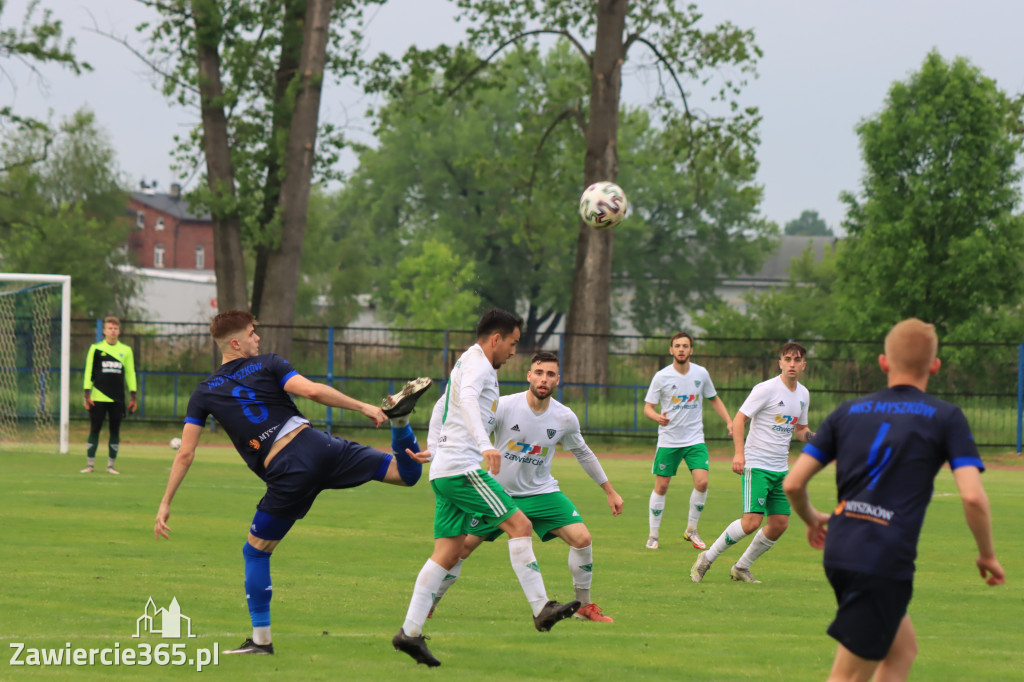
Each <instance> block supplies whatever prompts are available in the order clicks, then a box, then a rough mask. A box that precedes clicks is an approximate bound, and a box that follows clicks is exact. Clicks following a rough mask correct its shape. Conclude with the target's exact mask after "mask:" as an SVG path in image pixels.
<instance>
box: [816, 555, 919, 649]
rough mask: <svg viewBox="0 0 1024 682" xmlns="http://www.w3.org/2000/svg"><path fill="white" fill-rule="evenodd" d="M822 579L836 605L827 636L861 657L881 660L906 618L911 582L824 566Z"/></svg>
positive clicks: (911, 588)
mask: <svg viewBox="0 0 1024 682" xmlns="http://www.w3.org/2000/svg"><path fill="white" fill-rule="evenodd" d="M825 576H826V577H827V578H828V581H829V583H830V584H831V585H832V589H833V591H835V593H836V602H838V608H837V609H836V619H835V620H834V621H832V624H831V625H829V626H828V634H829V635H831V636H832V637H833V638H834V639H835V640H837V641H838V642H839V643H840V644H842V645H843V646H845V647H846V648H847V649H849V650H850V651H852V652H853V653H854V654H856V655H858V656H860V657H861V658H864V659H867V660H869V661H881V660H882V659H884V658H885V657H886V655H888V653H889V649H890V648H892V642H893V640H894V639H896V632H897V631H898V630H899V629H900V622H901V621H902V620H903V616H905V615H907V607H908V606H909V605H910V597H911V595H912V594H913V592H914V581H913V580H893V579H892V578H886V577H884V576H880V575H872V574H871V573H860V572H858V571H847V570H844V569H842V568H830V567H828V566H826V567H825Z"/></svg>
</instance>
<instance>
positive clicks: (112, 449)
mask: <svg viewBox="0 0 1024 682" xmlns="http://www.w3.org/2000/svg"><path fill="white" fill-rule="evenodd" d="M120 446H121V442H120V441H116V440H111V441H110V444H109V445H108V446H107V457H108V458H109V463H110V464H111V465H113V463H114V460H115V459H117V450H118V448H119V447H120Z"/></svg>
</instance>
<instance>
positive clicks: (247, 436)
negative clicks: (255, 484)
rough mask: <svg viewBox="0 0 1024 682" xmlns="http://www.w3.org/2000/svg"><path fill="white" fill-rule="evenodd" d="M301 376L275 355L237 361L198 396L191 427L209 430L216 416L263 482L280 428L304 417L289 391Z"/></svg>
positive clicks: (189, 416) (192, 403) (188, 418)
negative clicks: (210, 418) (209, 419)
mask: <svg viewBox="0 0 1024 682" xmlns="http://www.w3.org/2000/svg"><path fill="white" fill-rule="evenodd" d="M297 375H298V372H296V371H295V369H294V368H293V367H292V366H291V363H289V362H288V361H287V360H285V359H284V358H282V357H281V356H279V355H275V354H273V353H269V354H267V355H257V356H256V357H253V358H242V359H239V360H232V361H231V362H228V363H225V364H223V365H221V366H220V368H219V369H218V370H217V371H216V372H214V373H213V374H211V375H210V376H209V377H207V378H206V380H204V381H203V382H202V383H200V384H199V386H198V387H196V390H195V391H193V392H192V397H191V398H189V399H188V410H187V411H186V413H185V423H186V424H198V425H199V426H204V425H205V424H206V418H207V417H208V416H209V415H211V414H212V415H213V418H214V419H216V420H217V421H218V422H220V424H221V426H223V427H224V430H225V431H227V432H228V435H229V436H230V437H231V442H232V443H234V445H235V449H236V450H238V454H240V455H241V456H242V459H244V460H245V463H246V464H247V465H248V466H249V468H250V469H252V470H253V471H254V472H256V475H257V476H259V477H260V478H263V473H264V472H263V460H264V459H265V458H266V456H267V452H268V451H269V450H270V445H271V444H272V443H273V442H274V439H275V438H276V437H277V430H278V429H279V428H280V427H281V426H282V425H283V424H284V423H285V422H286V421H288V420H289V419H290V418H292V417H302V413H301V412H299V408H297V407H295V403H294V402H292V399H291V397H290V396H289V395H288V394H287V393H286V392H285V390H284V385H285V382H287V381H288V380H289V379H291V378H292V377H293V376H297ZM302 418H303V419H304V418H305V417H302Z"/></svg>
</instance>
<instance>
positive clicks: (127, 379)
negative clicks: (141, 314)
mask: <svg viewBox="0 0 1024 682" xmlns="http://www.w3.org/2000/svg"><path fill="white" fill-rule="evenodd" d="M120 334H121V322H120V320H118V319H117V318H116V317H107V318H104V320H103V340H102V341H100V342H98V343H94V344H92V345H91V346H89V353H88V354H87V355H86V356H85V384H84V387H85V409H87V410H89V447H88V449H87V450H86V457H87V458H88V463H87V464H86V467H85V468H84V469H82V473H83V474H89V473H92V471H93V468H94V465H95V463H96V448H98V447H99V444H100V430H101V429H102V428H103V420H104V419H106V418H108V417H109V419H110V441H109V442H108V445H107V473H108V474H119V473H121V472H120V471H118V470H117V469H116V468H115V467H114V464H115V463H116V461H117V451H118V448H119V447H120V444H121V419H122V418H123V417H124V415H125V404H124V392H125V383H127V384H128V391H129V392H130V394H131V398H130V399H129V400H128V410H130V411H131V412H134V411H135V390H136V382H135V359H134V357H133V356H132V349H131V347H130V346H126V345H125V344H123V343H121V342H120V341H118V340H117V337H118V336H120Z"/></svg>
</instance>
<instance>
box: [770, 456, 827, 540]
mask: <svg viewBox="0 0 1024 682" xmlns="http://www.w3.org/2000/svg"><path fill="white" fill-rule="evenodd" d="M823 468H824V465H823V464H822V463H821V462H819V461H818V460H816V459H814V458H813V457H811V456H810V455H807V454H802V455H800V457H799V458H798V459H797V460H796V462H795V463H794V464H793V466H792V467H791V468H790V470H789V473H788V474H786V480H785V481H783V482H782V489H783V490H785V491H786V497H788V498H789V503H790V504H791V505H792V506H793V511H795V512H796V513H797V514H798V515H799V516H800V518H801V519H803V520H804V523H806V524H807V542H808V543H809V544H810V545H811V547H814V548H815V549H824V547H825V532H826V527H827V525H828V519H829V515H828V514H825V513H823V512H820V511H818V510H817V509H815V508H814V505H813V504H811V496H810V494H809V493H808V492H807V484H808V483H809V482H810V480H811V478H813V477H814V475H815V474H817V473H818V472H819V471H821V470H822V469H823Z"/></svg>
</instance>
